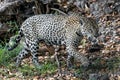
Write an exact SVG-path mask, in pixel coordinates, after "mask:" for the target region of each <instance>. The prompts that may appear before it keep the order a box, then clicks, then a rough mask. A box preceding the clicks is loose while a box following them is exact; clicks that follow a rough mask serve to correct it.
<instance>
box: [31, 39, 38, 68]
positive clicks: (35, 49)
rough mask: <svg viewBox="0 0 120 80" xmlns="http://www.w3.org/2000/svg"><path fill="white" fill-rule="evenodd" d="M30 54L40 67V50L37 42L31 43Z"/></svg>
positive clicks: (34, 62)
mask: <svg viewBox="0 0 120 80" xmlns="http://www.w3.org/2000/svg"><path fill="white" fill-rule="evenodd" d="M30 45H31V46H30V52H31V55H32V62H33V64H34V65H35V66H36V67H40V65H39V61H38V49H39V45H38V42H37V41H34V42H31V43H30Z"/></svg>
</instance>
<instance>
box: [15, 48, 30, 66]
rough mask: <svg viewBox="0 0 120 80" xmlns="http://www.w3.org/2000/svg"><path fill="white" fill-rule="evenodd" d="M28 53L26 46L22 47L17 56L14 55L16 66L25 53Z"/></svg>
mask: <svg viewBox="0 0 120 80" xmlns="http://www.w3.org/2000/svg"><path fill="white" fill-rule="evenodd" d="M28 54H29V50H27V49H26V48H23V49H22V50H21V51H20V53H19V54H18V56H17V57H16V59H17V60H16V66H17V67H19V66H20V64H21V61H22V59H24V58H25V57H26V56H27V55H28Z"/></svg>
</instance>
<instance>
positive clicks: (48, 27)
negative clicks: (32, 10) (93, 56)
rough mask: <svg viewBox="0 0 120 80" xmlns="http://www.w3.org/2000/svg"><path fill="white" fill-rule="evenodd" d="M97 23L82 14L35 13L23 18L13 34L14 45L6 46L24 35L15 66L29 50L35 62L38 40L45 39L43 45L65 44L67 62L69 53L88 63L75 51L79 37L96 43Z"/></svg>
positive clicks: (36, 61) (36, 59)
mask: <svg viewBox="0 0 120 80" xmlns="http://www.w3.org/2000/svg"><path fill="white" fill-rule="evenodd" d="M97 32H98V26H97V23H96V21H94V20H93V19H91V18H87V17H83V16H81V15H79V14H69V15H53V14H41V15H35V16H32V17H30V18H28V19H27V20H25V21H24V22H23V24H22V26H21V28H20V31H19V34H18V35H17V37H16V45H15V46H13V47H9V48H8V50H12V49H13V48H15V47H16V46H17V44H18V43H19V42H20V40H21V38H22V37H24V38H25V40H24V42H25V45H24V47H23V49H22V50H21V52H20V53H19V55H18V56H17V61H16V65H17V66H19V65H20V63H21V61H22V59H23V58H24V57H25V56H26V55H28V54H29V53H31V55H32V61H33V63H34V64H35V65H37V66H38V65H39V62H38V57H37V54H38V53H37V51H38V48H39V46H38V44H39V42H40V41H45V43H46V44H47V45H57V46H59V45H66V50H67V52H68V54H69V56H68V59H67V62H68V65H69V60H70V58H71V56H74V57H75V59H77V60H79V61H81V63H82V64H83V65H84V66H87V65H89V60H88V59H87V58H86V57H85V56H84V55H82V54H80V53H79V52H78V51H77V49H76V48H77V47H78V45H79V43H80V41H81V39H83V36H87V38H88V39H89V40H90V41H92V42H93V43H97V39H96V37H97V34H98V33H97Z"/></svg>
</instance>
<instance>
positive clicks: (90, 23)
mask: <svg viewBox="0 0 120 80" xmlns="http://www.w3.org/2000/svg"><path fill="white" fill-rule="evenodd" d="M80 30H81V33H82V34H83V36H86V37H87V38H88V39H89V41H91V42H92V44H97V43H98V39H97V37H98V36H99V33H98V32H99V27H98V24H97V22H96V21H95V20H94V19H92V18H86V17H81V18H80Z"/></svg>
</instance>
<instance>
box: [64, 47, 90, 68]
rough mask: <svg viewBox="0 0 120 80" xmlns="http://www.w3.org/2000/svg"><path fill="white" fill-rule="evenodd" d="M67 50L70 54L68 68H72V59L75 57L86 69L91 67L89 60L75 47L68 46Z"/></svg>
mask: <svg viewBox="0 0 120 80" xmlns="http://www.w3.org/2000/svg"><path fill="white" fill-rule="evenodd" d="M66 50H67V52H68V58H67V66H68V68H70V67H71V66H70V64H71V63H72V62H71V57H72V56H73V57H74V59H75V60H77V61H80V62H81V63H82V65H83V66H84V67H87V66H88V65H89V60H88V59H87V58H86V57H85V56H84V55H82V54H80V53H79V52H78V51H77V49H76V48H75V47H74V46H71V45H69V46H67V47H66Z"/></svg>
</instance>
